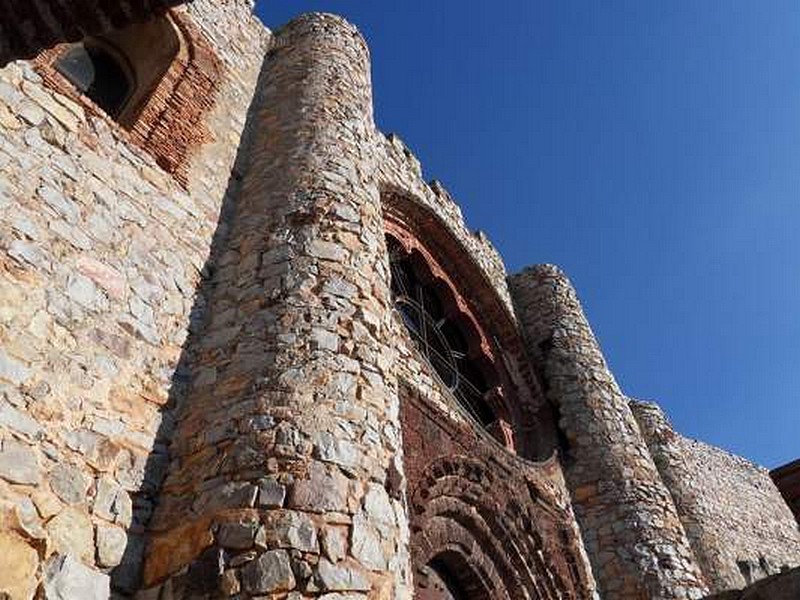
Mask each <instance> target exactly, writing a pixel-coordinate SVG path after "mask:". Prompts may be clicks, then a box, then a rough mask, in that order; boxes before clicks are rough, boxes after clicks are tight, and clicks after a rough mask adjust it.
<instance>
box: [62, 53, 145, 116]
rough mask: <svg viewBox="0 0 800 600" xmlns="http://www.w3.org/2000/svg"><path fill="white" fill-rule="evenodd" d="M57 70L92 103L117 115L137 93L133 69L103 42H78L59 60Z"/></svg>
mask: <svg viewBox="0 0 800 600" xmlns="http://www.w3.org/2000/svg"><path fill="white" fill-rule="evenodd" d="M55 66H56V69H58V71H59V72H60V73H61V74H62V75H64V76H65V77H66V78H67V79H69V80H70V82H72V84H73V85H74V86H75V87H76V88H78V89H79V90H80V91H81V92H82V93H83V94H85V95H86V96H87V97H88V98H89V99H90V100H92V102H94V103H95V104H97V105H98V106H99V107H100V108H102V109H103V110H104V111H105V112H107V113H108V114H109V115H111V116H112V117H114V118H117V117H118V116H119V114H120V113H121V112H122V110H123V108H125V103H126V102H127V100H128V98H130V96H131V94H132V93H133V88H134V85H133V78H132V75H131V72H130V68H129V67H127V66H126V65H125V64H124V60H123V59H122V58H121V57H117V56H115V55H114V54H113V53H112V52H111V51H109V50H107V49H106V48H103V47H101V46H99V45H88V44H84V43H81V44H77V45H75V46H73V47H72V48H70V49H69V50H67V51H66V52H65V53H64V54H63V55H62V56H61V57H60V58H59V59H58V61H56V65H55Z"/></svg>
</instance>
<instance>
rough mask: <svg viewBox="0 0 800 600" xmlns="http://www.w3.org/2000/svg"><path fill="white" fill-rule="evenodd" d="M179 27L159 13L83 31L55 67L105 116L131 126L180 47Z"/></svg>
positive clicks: (62, 54)
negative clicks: (88, 33)
mask: <svg viewBox="0 0 800 600" xmlns="http://www.w3.org/2000/svg"><path fill="white" fill-rule="evenodd" d="M180 47H181V44H180V38H179V36H178V32H177V30H176V28H175V26H174V25H173V23H172V22H171V21H170V19H169V18H168V17H160V18H157V19H153V20H151V21H148V22H147V23H141V24H136V25H131V26H129V27H126V28H124V29H118V30H115V31H110V32H108V33H105V34H103V35H102V36H98V37H87V38H85V39H83V40H82V41H81V42H79V43H77V44H73V45H72V46H69V47H67V48H66V49H65V50H64V51H63V52H62V53H61V54H60V55H59V56H58V57H57V58H56V60H55V63H54V67H55V69H56V70H57V71H58V72H59V73H61V74H62V75H64V76H65V77H66V78H67V79H68V80H69V81H70V82H71V83H72V85H74V86H75V87H76V88H77V90H78V91H80V92H81V93H82V94H83V95H85V96H86V97H87V98H89V99H90V100H91V101H92V102H94V103H95V104H96V105H97V106H99V107H100V108H101V109H103V111H105V112H106V113H107V114H108V115H109V116H111V117H113V118H114V119H115V120H117V121H119V122H120V123H121V124H122V125H125V126H126V127H129V128H130V127H132V126H133V124H134V122H135V120H136V118H137V116H138V115H139V112H140V110H141V108H142V106H143V105H144V104H145V103H146V102H147V100H148V98H149V97H150V95H151V94H152V92H153V90H154V89H155V88H156V86H157V85H158V84H159V82H160V80H161V78H162V77H163V76H164V74H165V73H166V71H167V69H168V68H169V67H170V65H171V64H172V62H173V60H174V59H175V58H176V56H177V55H178V52H179V50H180Z"/></svg>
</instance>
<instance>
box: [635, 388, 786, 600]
mask: <svg viewBox="0 0 800 600" xmlns="http://www.w3.org/2000/svg"><path fill="white" fill-rule="evenodd" d="M631 408H632V409H633V412H634V415H635V416H636V420H637V421H638V423H639V427H640V428H641V431H642V435H643V436H644V438H645V440H646V442H647V446H648V448H649V449H650V453H651V455H652V456H653V459H654V460H655V463H656V467H657V468H658V471H659V473H660V474H661V477H662V479H663V480H664V483H666V485H667V487H668V488H669V491H670V494H671V495H672V498H673V500H674V501H675V506H676V508H677V510H678V514H679V515H680V518H681V522H682V523H683V527H684V529H685V530H686V534H687V536H688V537H689V541H690V542H691V545H692V549H693V550H694V553H695V557H696V558H697V561H698V563H699V564H700V567H701V569H702V570H703V573H705V574H706V576H707V578H708V583H709V587H710V588H711V590H712V591H722V590H727V589H732V588H741V587H744V586H745V585H749V584H750V583H753V582H754V581H756V580H758V579H761V578H762V577H765V576H767V575H772V574H775V573H779V572H781V571H784V570H786V569H787V568H790V567H796V566H800V530H798V527H797V524H796V523H794V522H793V521H792V516H791V511H790V509H789V507H788V506H787V504H786V502H785V501H784V499H783V498H782V497H781V495H780V493H779V492H778V490H777V489H776V487H775V485H774V484H773V482H772V480H771V479H770V476H769V472H768V471H767V470H766V469H764V468H763V467H759V466H758V465H754V464H753V463H751V462H750V461H747V460H745V459H743V458H740V457H738V456H733V455H732V454H729V453H727V452H725V451H724V450H720V449H719V448H714V447H713V446H709V445H708V444H704V443H703V442H699V441H696V440H690V439H687V438H685V437H683V436H682V435H680V434H678V433H676V432H675V431H674V430H673V429H672V426H671V425H670V423H669V421H668V420H667V418H666V416H665V415H664V413H663V412H662V410H661V409H660V408H659V407H658V406H656V405H655V404H650V403H645V402H636V401H632V402H631Z"/></svg>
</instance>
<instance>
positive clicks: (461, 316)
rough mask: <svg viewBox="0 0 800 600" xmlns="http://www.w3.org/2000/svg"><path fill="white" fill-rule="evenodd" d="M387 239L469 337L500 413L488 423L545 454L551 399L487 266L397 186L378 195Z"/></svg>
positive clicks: (551, 445)
mask: <svg viewBox="0 0 800 600" xmlns="http://www.w3.org/2000/svg"><path fill="white" fill-rule="evenodd" d="M381 200H382V205H383V211H384V221H385V228H386V232H387V235H388V236H389V242H390V243H389V246H390V247H391V246H392V245H397V246H399V247H400V249H401V251H402V252H403V253H405V254H406V255H407V256H408V257H409V259H410V260H411V261H412V262H414V263H415V264H416V265H418V266H419V271H420V272H421V273H425V274H426V276H427V277H428V278H429V280H430V283H431V285H432V286H433V287H434V288H435V289H436V290H437V292H438V294H439V296H440V297H441V298H442V299H443V302H444V304H445V305H446V306H447V310H448V317H449V320H450V321H452V322H454V323H457V324H458V325H459V327H460V328H461V330H462V332H464V333H465V334H466V336H467V337H468V339H469V340H470V352H471V358H472V362H473V364H474V365H476V366H477V367H478V368H479V370H480V371H481V373H482V375H483V376H484V377H485V378H486V379H487V386H486V388H487V389H486V392H487V393H486V394H485V396H484V398H483V400H484V401H485V402H486V404H487V405H488V406H490V407H491V409H492V412H493V413H494V415H496V416H497V417H498V418H497V419H496V421H495V422H494V423H493V424H490V425H489V427H487V429H488V430H489V431H490V432H491V433H492V435H493V436H494V437H495V439H497V440H499V441H500V443H502V444H503V445H504V446H506V447H507V448H508V449H512V450H514V451H515V452H516V453H518V454H519V455H521V456H523V457H525V458H529V459H533V460H543V459H545V458H547V457H549V456H551V455H552V454H553V452H554V451H555V449H556V448H557V445H558V434H557V425H556V422H555V419H554V414H553V412H552V407H551V406H550V405H549V404H548V403H547V401H546V400H545V398H544V395H543V394H542V393H541V390H540V386H539V383H538V381H537V378H536V376H535V374H534V372H533V369H532V368H531V363H530V361H529V360H528V358H527V355H526V351H525V345H524V344H523V342H522V337H521V334H520V331H519V329H518V326H517V323H516V320H515V318H514V316H513V315H512V314H510V313H509V312H508V309H507V308H506V306H505V305H504V303H503V302H502V300H501V299H500V296H499V294H498V292H497V290H496V289H495V288H494V287H493V286H492V284H491V283H490V282H489V280H488V279H487V277H486V276H485V275H484V274H483V271H482V269H481V268H480V267H479V266H478V264H477V263H476V262H475V260H474V259H473V257H471V256H470V254H469V253H468V251H467V250H466V249H465V248H464V246H463V244H462V243H461V242H460V241H459V240H458V239H457V238H456V236H455V235H454V234H453V233H452V232H451V230H450V229H449V228H448V227H447V226H446V225H444V224H443V223H442V222H441V221H440V219H439V218H438V216H436V215H435V214H434V213H432V212H431V211H430V210H429V209H427V208H426V207H424V205H422V204H421V203H419V202H417V201H415V200H414V199H413V197H411V196H409V195H406V194H404V193H401V192H399V191H397V190H384V192H383V193H382V196H381Z"/></svg>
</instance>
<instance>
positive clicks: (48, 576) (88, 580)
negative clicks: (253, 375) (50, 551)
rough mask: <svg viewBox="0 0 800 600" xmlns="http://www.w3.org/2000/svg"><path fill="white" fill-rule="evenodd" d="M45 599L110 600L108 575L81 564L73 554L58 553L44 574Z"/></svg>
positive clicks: (48, 563) (50, 561) (48, 564)
mask: <svg viewBox="0 0 800 600" xmlns="http://www.w3.org/2000/svg"><path fill="white" fill-rule="evenodd" d="M43 588H44V600H108V598H109V596H110V594H111V585H110V579H109V577H108V575H106V574H104V573H100V572H98V571H95V570H93V569H90V568H89V567H87V566H85V565H83V564H81V563H80V562H79V561H78V560H76V559H75V557H73V556H71V555H56V556H53V557H52V558H51V559H50V560H49V561H48V562H47V565H46V567H45V570H44V576H43Z"/></svg>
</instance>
